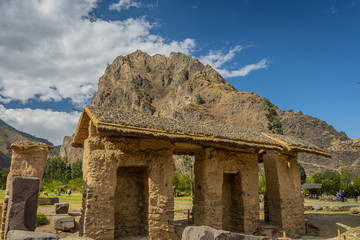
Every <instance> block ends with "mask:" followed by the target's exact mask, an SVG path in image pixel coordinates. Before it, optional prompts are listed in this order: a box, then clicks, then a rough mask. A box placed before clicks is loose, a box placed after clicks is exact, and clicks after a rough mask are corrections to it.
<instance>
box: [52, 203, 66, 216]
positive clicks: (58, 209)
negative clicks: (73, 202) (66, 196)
mask: <svg viewBox="0 0 360 240" xmlns="http://www.w3.org/2000/svg"><path fill="white" fill-rule="evenodd" d="M54 207H55V211H54V212H55V214H67V213H68V212H69V203H55V204H54Z"/></svg>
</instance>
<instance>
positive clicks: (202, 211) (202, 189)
mask: <svg viewBox="0 0 360 240" xmlns="http://www.w3.org/2000/svg"><path fill="white" fill-rule="evenodd" d="M194 172H195V198H194V208H193V214H194V224H195V225H198V226H200V225H206V226H209V227H213V228H216V229H222V220H223V219H222V212H223V206H222V184H223V169H222V167H221V163H220V158H219V153H218V152H217V151H215V150H214V149H212V148H203V149H200V150H197V151H196V152H195V165H194Z"/></svg>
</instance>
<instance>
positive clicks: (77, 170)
mask: <svg viewBox="0 0 360 240" xmlns="http://www.w3.org/2000/svg"><path fill="white" fill-rule="evenodd" d="M82 177H83V173H82V161H81V160H80V159H76V161H75V162H74V163H73V165H72V166H71V179H76V178H82Z"/></svg>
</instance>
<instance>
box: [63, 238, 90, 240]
mask: <svg viewBox="0 0 360 240" xmlns="http://www.w3.org/2000/svg"><path fill="white" fill-rule="evenodd" d="M59 240H94V239H93V238H89V237H66V238H60V239H59Z"/></svg>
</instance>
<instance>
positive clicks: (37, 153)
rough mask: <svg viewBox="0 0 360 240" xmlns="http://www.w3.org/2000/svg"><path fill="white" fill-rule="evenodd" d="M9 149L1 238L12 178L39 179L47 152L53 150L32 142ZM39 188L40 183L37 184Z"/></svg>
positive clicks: (3, 231) (19, 143) (16, 143)
mask: <svg viewBox="0 0 360 240" xmlns="http://www.w3.org/2000/svg"><path fill="white" fill-rule="evenodd" d="M10 148H11V149H12V160H11V166H10V172H9V174H8V177H7V187H6V192H5V197H4V204H3V211H2V217H1V218H2V220H1V227H0V231H1V238H2V239H4V237H5V236H4V235H5V222H6V219H7V213H8V202H9V201H8V200H9V198H10V197H9V195H10V192H11V191H12V190H11V188H10V184H11V182H12V178H13V177H14V176H19V177H36V178H39V179H41V178H42V175H43V173H44V170H45V166H46V159H47V155H48V153H49V151H50V150H51V149H52V148H53V147H50V146H47V145H46V144H44V143H34V142H15V143H13V144H12V145H11V146H10ZM39 187H40V182H39Z"/></svg>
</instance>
